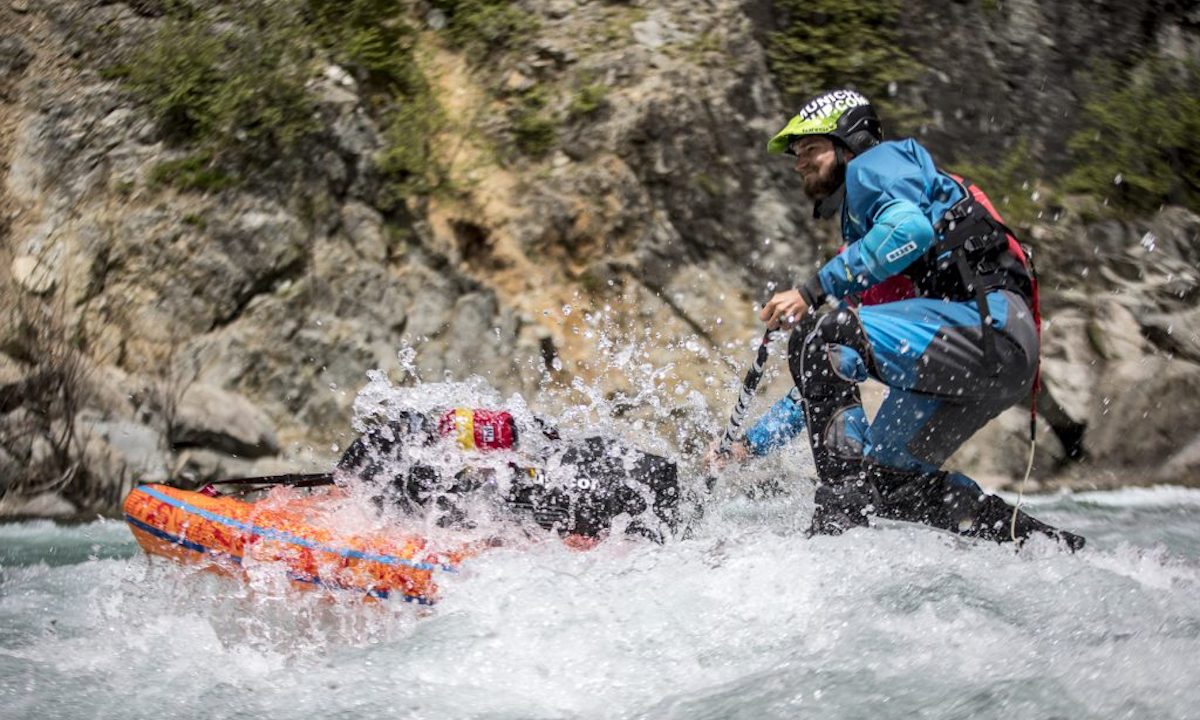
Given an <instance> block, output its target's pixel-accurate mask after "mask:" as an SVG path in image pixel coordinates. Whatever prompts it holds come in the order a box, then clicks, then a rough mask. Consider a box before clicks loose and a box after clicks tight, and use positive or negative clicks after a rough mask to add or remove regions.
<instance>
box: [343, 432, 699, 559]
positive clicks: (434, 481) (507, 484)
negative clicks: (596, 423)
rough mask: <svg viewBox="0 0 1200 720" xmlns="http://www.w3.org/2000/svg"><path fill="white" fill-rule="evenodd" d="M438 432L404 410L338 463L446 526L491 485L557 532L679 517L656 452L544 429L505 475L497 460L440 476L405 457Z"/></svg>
mask: <svg viewBox="0 0 1200 720" xmlns="http://www.w3.org/2000/svg"><path fill="white" fill-rule="evenodd" d="M442 439H443V438H442V435H441V434H439V433H438V431H437V426H436V423H434V422H432V421H431V420H430V419H429V418H427V417H425V416H423V415H420V414H416V413H412V414H405V415H404V416H402V417H401V419H400V420H398V421H394V422H389V423H386V424H382V425H378V426H376V427H373V428H371V429H370V430H368V431H367V432H366V433H364V434H363V435H362V436H360V437H359V438H358V439H356V440H355V441H354V443H353V444H351V446H350V447H349V448H348V449H347V450H346V452H345V454H344V455H343V456H342V459H341V460H340V461H339V462H338V470H339V471H340V473H342V474H351V475H353V476H355V477H357V478H358V479H359V480H361V481H363V482H366V483H369V484H371V485H374V486H376V487H377V488H378V490H379V494H378V495H377V499H378V501H379V502H381V503H388V504H392V505H395V506H399V507H401V508H403V509H404V510H405V511H407V512H412V513H418V512H420V513H425V512H433V513H434V514H435V515H436V517H437V522H438V524H439V525H442V526H446V527H453V526H461V525H463V524H469V523H470V522H471V519H470V518H468V517H467V513H466V512H465V510H464V505H465V504H466V503H464V502H463V500H464V499H466V498H468V497H469V496H472V495H475V496H477V495H478V493H481V492H490V491H496V492H500V493H501V494H500V495H498V496H497V497H498V499H499V500H500V501H501V503H500V504H502V505H503V506H504V507H507V508H509V509H510V510H511V511H512V512H514V513H516V514H517V515H521V516H524V517H527V518H531V519H532V520H534V521H535V522H536V523H537V524H539V525H541V526H542V527H544V528H546V529H553V530H557V531H558V532H560V533H562V534H564V535H565V534H573V535H583V536H587V537H598V536H600V535H603V534H604V533H605V532H607V531H608V530H609V529H610V528H611V527H612V525H613V521H614V519H616V518H617V517H618V516H621V515H625V516H628V517H629V522H628V523H627V525H626V528H625V532H626V533H627V534H630V535H638V536H642V537H646V538H649V539H651V540H654V541H656V542H662V541H663V540H664V539H665V537H666V536H668V535H669V534H671V533H673V532H674V531H675V530H676V527H677V526H678V523H679V500H680V491H679V482H678V471H677V468H676V465H675V463H674V462H672V461H670V460H668V459H666V458H664V457H661V456H658V455H652V454H649V453H645V452H642V451H640V450H637V449H635V448H631V447H629V446H627V445H625V444H623V443H621V442H619V441H617V440H614V439H611V438H603V437H589V438H585V439H582V440H564V439H560V438H558V436H557V433H553V432H552V431H551V432H546V439H547V442H546V443H545V444H544V445H543V446H542V448H540V451H539V453H538V455H537V458H536V461H535V462H531V463H528V464H526V463H520V464H518V463H516V462H508V463H506V464H505V465H504V466H502V468H503V469H502V470H501V472H503V473H505V474H507V477H505V478H499V477H497V471H496V469H495V468H496V465H497V464H496V463H490V464H481V465H480V466H478V467H470V466H468V467H466V468H464V469H462V470H460V471H458V472H457V473H455V474H454V475H453V476H452V477H447V474H448V473H447V471H445V470H439V468H437V467H435V466H433V465H430V464H427V463H422V462H419V461H414V459H413V458H412V457H411V456H410V454H409V453H407V452H406V449H407V448H410V447H421V446H425V447H428V446H431V445H433V444H434V443H437V442H438V441H439V440H442Z"/></svg>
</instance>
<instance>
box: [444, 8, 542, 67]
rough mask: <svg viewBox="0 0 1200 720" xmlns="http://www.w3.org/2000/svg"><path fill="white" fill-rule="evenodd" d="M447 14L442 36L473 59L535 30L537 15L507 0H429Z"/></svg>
mask: <svg viewBox="0 0 1200 720" xmlns="http://www.w3.org/2000/svg"><path fill="white" fill-rule="evenodd" d="M430 4H431V5H432V6H433V7H434V8H436V9H437V10H439V11H441V12H443V13H445V14H446V16H447V20H446V28H445V30H446V36H447V37H448V38H449V40H450V42H451V43H453V44H454V45H455V46H456V47H460V48H463V49H464V50H466V51H467V52H468V54H469V55H470V56H471V57H472V59H473V60H475V61H476V62H478V61H481V60H483V59H484V58H485V57H486V56H487V55H488V54H489V53H490V52H492V51H495V50H500V49H503V48H511V47H513V46H515V45H516V44H517V43H519V42H520V41H521V39H522V38H526V37H529V36H531V35H532V34H533V33H534V32H536V31H537V28H538V23H537V19H536V18H535V17H534V16H532V15H530V14H529V13H527V12H525V11H524V10H522V9H521V8H519V7H518V6H517V5H516V3H513V2H511V1H510V0H431V2H430Z"/></svg>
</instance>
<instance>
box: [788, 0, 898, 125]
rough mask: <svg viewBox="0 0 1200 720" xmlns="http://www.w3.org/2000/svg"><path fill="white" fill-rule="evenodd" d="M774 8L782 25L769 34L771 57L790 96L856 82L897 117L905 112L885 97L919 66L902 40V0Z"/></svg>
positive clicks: (807, 0)
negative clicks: (900, 24)
mask: <svg viewBox="0 0 1200 720" xmlns="http://www.w3.org/2000/svg"><path fill="white" fill-rule="evenodd" d="M775 7H776V11H777V12H778V13H779V16H780V17H781V19H782V22H781V28H782V29H781V30H780V31H778V32H774V33H771V35H770V36H769V38H768V45H767V57H768V61H769V63H770V67H771V72H772V73H773V74H774V75H775V78H776V81H777V82H778V83H779V87H780V89H781V90H782V91H783V92H784V94H785V95H786V96H789V97H791V98H794V99H795V98H803V97H806V96H808V95H812V94H814V93H816V92H820V91H821V90H826V89H830V88H834V87H853V88H856V89H858V90H860V91H862V92H864V93H866V94H867V95H868V96H869V97H871V98H873V99H874V100H875V101H876V102H878V103H879V104H881V105H883V106H884V107H885V109H886V110H887V111H889V112H888V113H887V114H888V115H890V116H891V121H892V123H893V124H895V123H896V122H898V119H899V118H900V117H902V116H903V113H901V112H900V109H899V108H892V107H891V106H890V105H889V104H888V102H887V101H886V100H885V98H887V97H888V95H889V92H888V90H889V86H890V85H891V84H892V83H897V82H902V81H905V80H908V79H910V78H911V77H912V76H913V75H914V74H915V73H916V70H917V68H918V65H917V63H916V61H915V60H914V59H913V58H912V57H911V56H910V55H909V54H908V53H907V52H906V51H905V50H904V45H903V43H901V42H900V41H899V33H898V31H897V30H896V27H897V23H898V21H899V18H900V13H901V10H902V4H901V3H900V2H899V1H898V0H880V1H879V2H871V3H849V2H843V1H842V0H779V2H776V3H775Z"/></svg>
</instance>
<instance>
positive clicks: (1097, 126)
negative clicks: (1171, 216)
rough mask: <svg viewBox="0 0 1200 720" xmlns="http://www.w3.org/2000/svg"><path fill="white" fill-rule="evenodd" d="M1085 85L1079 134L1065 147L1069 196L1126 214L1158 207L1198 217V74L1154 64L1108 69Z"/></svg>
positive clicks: (1195, 70) (1194, 68) (1191, 69)
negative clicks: (1069, 160)
mask: <svg viewBox="0 0 1200 720" xmlns="http://www.w3.org/2000/svg"><path fill="white" fill-rule="evenodd" d="M1089 81H1090V82H1089V84H1090V86H1091V87H1092V91H1091V92H1090V93H1089V95H1088V96H1087V98H1086V99H1085V102H1084V122H1083V127H1082V128H1081V129H1080V130H1079V132H1077V133H1076V134H1075V135H1074V136H1073V137H1072V138H1071V141H1070V150H1071V153H1072V157H1073V159H1074V161H1075V163H1076V164H1075V168H1074V170H1073V171H1072V172H1071V173H1070V174H1069V175H1068V176H1067V178H1066V180H1065V182H1066V185H1067V187H1068V189H1070V190H1073V191H1076V192H1087V193H1092V194H1095V195H1099V196H1101V197H1104V198H1106V199H1107V200H1108V201H1109V202H1110V203H1111V204H1112V206H1113V207H1114V209H1116V210H1117V211H1120V212H1124V213H1140V212H1153V211H1155V210H1157V209H1158V208H1159V206H1160V205H1162V204H1164V203H1173V204H1177V205H1183V206H1185V207H1188V208H1190V209H1191V210H1194V211H1200V66H1197V65H1196V64H1188V65H1186V66H1182V67H1181V66H1175V65H1171V64H1168V63H1166V62H1164V61H1160V60H1152V61H1149V62H1147V63H1144V64H1142V65H1141V66H1139V67H1137V68H1135V69H1132V70H1118V69H1116V68H1113V67H1106V68H1103V69H1102V70H1099V71H1096V72H1093V73H1092V74H1091V75H1090V77H1089Z"/></svg>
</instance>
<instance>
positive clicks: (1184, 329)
mask: <svg viewBox="0 0 1200 720" xmlns="http://www.w3.org/2000/svg"><path fill="white" fill-rule="evenodd" d="M1141 322H1142V328H1143V331H1144V332H1145V333H1146V335H1147V336H1148V337H1149V338H1150V339H1151V341H1153V342H1154V344H1155V345H1157V346H1158V347H1160V348H1162V349H1163V350H1165V351H1167V352H1169V353H1173V354H1175V355H1178V356H1179V357H1180V358H1181V359H1183V360H1188V361H1190V362H1194V363H1200V307H1195V308H1192V309H1190V310H1183V311H1180V312H1175V313H1162V314H1153V315H1147V316H1144V317H1143V318H1141Z"/></svg>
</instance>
